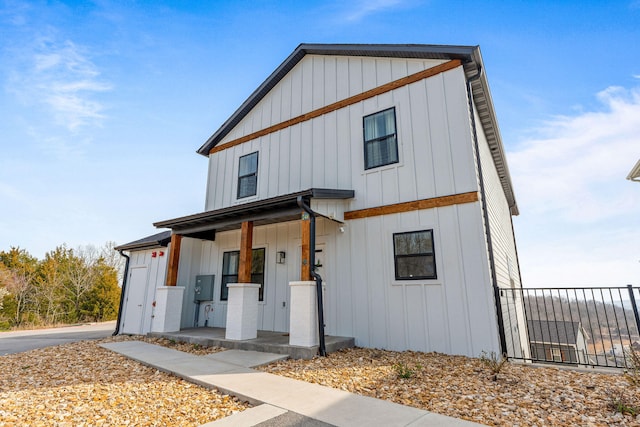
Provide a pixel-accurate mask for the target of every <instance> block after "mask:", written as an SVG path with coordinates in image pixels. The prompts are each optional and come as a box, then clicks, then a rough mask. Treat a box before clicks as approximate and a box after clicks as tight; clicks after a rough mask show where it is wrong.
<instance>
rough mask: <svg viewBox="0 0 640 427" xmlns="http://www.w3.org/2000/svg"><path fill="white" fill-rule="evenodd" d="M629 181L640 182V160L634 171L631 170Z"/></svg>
mask: <svg viewBox="0 0 640 427" xmlns="http://www.w3.org/2000/svg"><path fill="white" fill-rule="evenodd" d="M627 179H628V180H629V181H640V160H638V163H636V165H635V166H634V167H633V169H631V172H629V175H628V176H627Z"/></svg>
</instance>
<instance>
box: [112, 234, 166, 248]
mask: <svg viewBox="0 0 640 427" xmlns="http://www.w3.org/2000/svg"><path fill="white" fill-rule="evenodd" d="M170 241H171V231H163V232H162V233H157V234H154V235H152V236H147V237H143V238H142V239H138V240H134V241H133V242H129V243H125V244H124V245H120V246H116V247H115V248H114V249H115V250H116V251H130V250H134V249H151V248H157V247H160V246H167V245H168V244H169V242H170Z"/></svg>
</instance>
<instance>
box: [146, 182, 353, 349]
mask: <svg viewBox="0 0 640 427" xmlns="http://www.w3.org/2000/svg"><path fill="white" fill-rule="evenodd" d="M353 196H354V192H353V191H352V190H337V189H309V190H305V191H301V192H296V193H291V194H287V195H283V196H278V197H274V198H270V199H264V200H257V201H253V202H247V203H244V204H241V205H236V206H232V207H228V208H223V209H218V210H214V211H207V212H202V213H198V214H194V215H189V216H185V217H180V218H175V219H172V220H167V221H162V222H158V223H155V224H154V225H155V226H156V227H159V228H170V229H171V233H172V234H171V244H170V247H169V253H168V260H167V261H168V263H167V275H166V282H165V286H163V287H162V289H160V288H159V289H158V291H159V293H160V294H165V293H166V294H168V295H170V296H167V297H166V298H157V301H158V303H159V304H158V306H157V307H156V315H158V314H160V318H164V319H169V318H173V319H176V322H179V321H180V317H181V313H182V314H183V315H182V317H183V319H182V324H179V323H178V327H176V324H175V323H174V324H173V325H169V324H167V322H164V323H160V322H156V324H158V325H162V326H161V327H160V328H155V329H152V332H154V333H155V334H158V333H161V334H166V333H170V334H176V333H178V332H177V331H179V333H183V332H184V331H185V330H186V331H188V333H187V334H186V335H185V337H186V338H187V341H189V340H191V339H196V338H197V339H202V340H209V339H215V340H217V342H216V343H209V344H208V345H217V346H221V347H227V348H236V349H238V348H242V349H250V348H251V347H254V348H255V347H261V348H266V347H267V348H271V349H270V350H268V351H270V352H274V353H280V354H294V355H292V357H297V356H295V354H297V353H300V350H296V349H300V348H305V349H307V350H306V351H305V352H302V353H300V354H309V353H312V354H316V353H317V352H318V351H319V352H320V354H324V353H325V352H326V351H327V350H329V351H335V350H331V348H332V346H333V344H331V346H329V345H328V341H327V342H325V334H324V333H323V332H324V323H325V322H324V321H323V316H324V309H323V305H322V304H323V302H322V299H323V298H322V291H320V290H321V289H324V288H323V287H322V281H321V279H319V275H318V273H319V272H321V271H316V270H317V269H316V268H313V266H316V267H320V268H322V263H320V262H319V263H317V264H316V262H315V261H314V258H315V252H316V251H318V252H322V250H321V249H322V248H324V247H323V246H320V248H321V249H319V248H318V246H316V241H315V234H316V233H315V219H316V218H325V222H326V223H332V224H334V225H333V226H332V227H331V228H332V229H333V228H336V229H337V227H338V225H341V224H342V222H343V212H344V207H345V205H346V203H345V200H346V199H350V198H352V197H353ZM326 206H330V208H329V209H323V208H324V207H326ZM312 207H313V208H312ZM325 211H326V212H325ZM296 223H298V225H296ZM274 227H277V229H276V228H274ZM282 227H285V228H288V230H285V229H283V228H282ZM260 230H262V231H260ZM264 230H269V232H268V233H267V234H268V236H269V239H271V240H269V241H266V240H265V237H264V236H265V231H264ZM292 230H297V231H296V232H295V235H296V236H297V237H296V238H294V237H293V236H294V232H292ZM256 231H257V232H258V234H259V236H260V237H259V238H256V236H255V233H256ZM280 231H283V233H284V234H282V237H277V236H281V235H280ZM274 232H275V233H276V234H274ZM218 237H219V238H218ZM183 239H184V240H183ZM292 239H294V240H292ZM296 239H297V240H296ZM185 240H186V241H189V242H194V243H189V245H191V246H192V247H193V245H198V246H200V244H199V243H195V242H196V241H201V242H203V243H202V248H203V249H202V253H203V254H205V255H202V256H201V254H200V253H199V252H197V251H194V250H192V249H191V248H187V250H186V252H185V250H184V248H181V246H184V244H186V243H185ZM276 242H277V243H276ZM296 242H297V243H296ZM296 246H297V249H296ZM312 248H315V249H316V250H312ZM324 250H325V253H326V249H324ZM255 251H258V252H259V255H261V258H260V257H258V259H256V253H254V252H255ZM265 253H266V255H265ZM222 255H224V256H222ZM285 255H286V265H284V257H285ZM181 256H182V257H183V258H184V259H183V260H181ZM231 259H235V261H234V262H235V263H236V264H235V267H234V266H233V262H231V261H229V260H231ZM201 260H202V261H201ZM252 263H253V264H255V265H257V266H259V267H258V268H257V270H256V269H255V268H253V267H254V266H252ZM256 263H257V264H256ZM179 270H180V272H179ZM276 272H277V275H276ZM196 275H210V277H213V280H214V281H215V284H214V285H213V288H214V289H215V290H214V291H213V297H212V298H211V299H208V300H207V301H210V302H211V308H212V312H213V313H215V316H216V317H215V320H214V321H213V322H212V323H211V324H210V326H215V327H217V328H203V330H202V331H199V330H198V329H195V328H194V329H185V328H190V326H191V325H187V324H185V319H184V314H185V313H189V312H188V311H184V310H185V309H189V310H192V309H191V308H190V307H189V303H188V301H189V300H188V299H189V298H192V292H191V291H187V292H185V291H184V289H187V290H188V289H189V286H192V287H193V285H192V283H191V282H193V281H194V280H195V279H196V278H197V277H198V276H196ZM274 290H275V292H276V294H273V292H274ZM270 292H271V294H270ZM183 298H185V299H186V300H185V303H184V304H183V303H182V299H183ZM207 304H208V303H207ZM197 310H198V309H196V313H197V312H198V311H197ZM269 310H277V311H276V316H279V317H277V318H276V320H279V322H280V323H279V325H280V326H277V327H275V328H274V329H271V325H266V324H263V323H264V322H263V320H264V319H265V318H266V317H269V316H271V317H273V314H272V312H271V311H269ZM285 310H286V311H285ZM285 312H286V315H285V317H283V315H284V313H285ZM163 313H164V316H163ZM220 315H222V317H221V316H220ZM187 316H189V315H188V314H187ZM197 319H198V316H197V315H196V322H195V323H196V325H197V326H202V324H201V323H200V324H198V321H197ZM258 319H260V320H259V321H258ZM283 319H286V320H285V321H284V322H285V323H283ZM196 325H193V326H196ZM205 326H206V323H205ZM181 329H182V330H181ZM258 329H263V330H261V331H258ZM193 331H196V332H193ZM270 331H278V332H270ZM194 333H195V334H196V335H195V336H193V334H194ZM171 338H172V339H178V337H171ZM265 339H266V340H267V341H265ZM328 339H329V337H327V340H328ZM348 340H349V339H347V341H348ZM338 341H339V342H342V341H343V340H338ZM351 341H353V340H352V339H351ZM189 342H191V341H189ZM239 343H246V345H240V344H239ZM332 343H333V341H332ZM202 344H203V345H204V344H205V343H204V342H203V343H202ZM340 345H342V347H336V349H337V348H343V347H344V346H348V345H344V344H340ZM351 345H352V344H351ZM265 346H266V347H265ZM274 346H275V347H274ZM292 349H293V350H292ZM263 351H267V350H263ZM299 357H308V356H299Z"/></svg>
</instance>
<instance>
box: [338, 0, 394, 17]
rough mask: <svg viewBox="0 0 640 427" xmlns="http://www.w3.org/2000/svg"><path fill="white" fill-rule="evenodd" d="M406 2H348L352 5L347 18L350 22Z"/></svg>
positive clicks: (359, 0)
mask: <svg viewBox="0 0 640 427" xmlns="http://www.w3.org/2000/svg"><path fill="white" fill-rule="evenodd" d="M404 3H406V1H403V0H369V1H366V0H358V1H355V2H348V3H346V4H349V5H350V7H349V10H348V11H347V13H346V16H345V19H346V20H347V21H349V22H355V21H360V20H361V19H363V18H364V17H366V16H368V15H371V14H374V13H378V12H381V11H386V10H388V9H393V8H395V7H397V6H400V5H402V4H404Z"/></svg>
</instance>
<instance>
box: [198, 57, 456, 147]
mask: <svg viewBox="0 0 640 427" xmlns="http://www.w3.org/2000/svg"><path fill="white" fill-rule="evenodd" d="M460 65H462V62H461V61H460V60H459V59H453V60H451V61H448V62H445V63H443V64H440V65H436V66H435V67H431V68H427V69H426V70H422V71H419V72H417V73H415V74H411V75H409V76H406V77H403V78H401V79H398V80H394V81H392V82H389V83H386V84H383V85H382V86H378V87H375V88H373V89H370V90H368V91H365V92H362V93H359V94H358V95H354V96H350V97H349V98H345V99H343V100H341V101H338V102H334V103H333V104H329V105H326V106H324V107H322V108H318V109H317V110H313V111H310V112H308V113H305V114H302V115H300V116H297V117H294V118H292V119H289V120H285V121H284V122H281V123H277V124H275V125H273V126H269V127H267V128H264V129H261V130H259V131H257V132H254V133H251V134H249V135H245V136H243V137H240V138H238V139H234V140H233V141H229V142H226V143H224V144H221V145H217V146H215V147H213V148H212V149H211V150H209V154H213V153H217V152H218V151H222V150H226V149H227V148H231V147H235V146H236V145H240V144H242V143H243V142H247V141H251V140H252V139H256V138H260V137H261V136H265V135H269V134H270V133H273V132H277V131H279V130H282V129H285V128H288V127H290V126H293V125H296V124H298V123H302V122H306V121H307V120H311V119H315V118H316V117H320V116H322V115H324V114H327V113H331V112H332V111H336V110H339V109H341V108H344V107H348V106H349V105H353V104H357V103H358V102H361V101H364V100H365V99H369V98H373V97H374V96H377V95H381V94H383V93H386V92H389V91H392V90H394V89H398V88H400V87H402V86H406V85H408V84H411V83H415V82H418V81H420V80H424V79H426V78H429V77H433V76H436V75H438V74H441V73H444V72H445V71H449V70H452V69H454V68H457V67H459V66H460Z"/></svg>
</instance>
